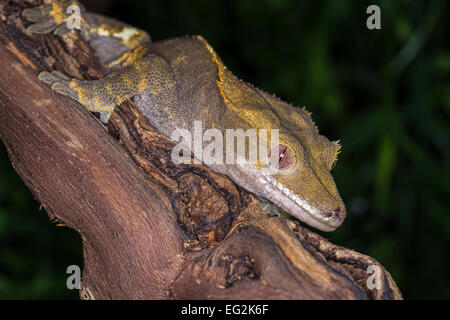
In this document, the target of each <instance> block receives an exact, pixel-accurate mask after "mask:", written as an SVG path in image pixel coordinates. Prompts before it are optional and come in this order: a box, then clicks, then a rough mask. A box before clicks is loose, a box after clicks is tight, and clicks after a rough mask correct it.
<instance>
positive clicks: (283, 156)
mask: <svg viewBox="0 0 450 320" xmlns="http://www.w3.org/2000/svg"><path fill="white" fill-rule="evenodd" d="M276 149H278V163H276V164H275V165H278V169H280V170H283V169H287V168H289V167H290V166H291V164H292V163H293V162H294V156H293V155H292V151H291V149H289V148H288V147H287V146H285V145H284V144H279V145H278V146H274V147H272V148H270V149H269V152H268V156H269V158H271V155H272V154H273V152H277V150H276Z"/></svg>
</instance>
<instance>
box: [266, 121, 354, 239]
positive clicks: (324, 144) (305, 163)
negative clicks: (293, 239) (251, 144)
mask: <svg viewBox="0 0 450 320" xmlns="http://www.w3.org/2000/svg"><path fill="white" fill-rule="evenodd" d="M308 131H309V132H308ZM308 131H305V130H297V131H296V132H295V133H291V132H289V131H287V130H281V131H280V137H279V141H280V143H279V145H278V146H275V148H274V146H272V147H269V155H270V156H272V155H273V152H276V159H277V161H275V165H277V167H276V170H275V171H272V172H271V173H270V170H268V171H266V172H269V174H265V173H263V172H262V173H261V176H260V181H261V182H262V184H263V185H264V191H263V193H264V194H263V196H264V197H266V198H268V199H269V200H271V201H272V202H274V203H275V204H277V205H278V206H279V207H281V208H283V209H284V210H286V211H287V212H288V213H289V214H291V215H292V216H294V217H296V218H298V219H299V220H301V221H303V222H305V223H307V224H309V225H311V226H313V227H315V228H317V229H320V230H323V231H333V230H335V229H336V228H337V227H339V226H340V225H341V224H342V222H343V220H344V218H345V216H346V209H345V205H344V203H343V201H342V199H341V197H340V195H339V193H338V191H337V188H336V184H335V182H334V180H333V177H332V175H331V172H330V171H331V169H332V168H333V167H334V165H335V164H336V161H337V154H338V153H339V149H340V146H339V144H338V142H331V141H329V140H328V139H327V138H325V137H324V136H321V135H319V134H318V132H316V131H315V130H308ZM271 166H273V161H272V162H271Z"/></svg>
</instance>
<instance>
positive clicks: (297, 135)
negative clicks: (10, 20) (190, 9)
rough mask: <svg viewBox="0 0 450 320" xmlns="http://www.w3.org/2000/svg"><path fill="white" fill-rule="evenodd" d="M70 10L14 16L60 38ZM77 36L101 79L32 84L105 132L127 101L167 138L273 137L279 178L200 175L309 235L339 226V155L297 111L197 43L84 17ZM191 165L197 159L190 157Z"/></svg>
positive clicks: (236, 172) (235, 170) (256, 172)
mask: <svg viewBox="0 0 450 320" xmlns="http://www.w3.org/2000/svg"><path fill="white" fill-rule="evenodd" d="M71 4H78V3H77V2H76V1H67V0H66V1H56V2H54V3H53V4H50V5H43V6H39V7H35V8H32V9H26V10H24V12H23V15H24V16H25V17H26V18H27V19H28V20H30V21H31V22H34V24H32V25H31V26H30V27H29V28H28V30H29V31H30V32H32V33H38V34H44V33H49V32H54V33H56V34H61V33H64V31H63V30H64V25H65V21H66V20H67V14H65V12H66V8H67V7H68V6H69V5H71ZM80 32H81V34H82V35H83V37H84V38H85V39H86V40H87V41H89V42H90V44H91V45H92V47H93V48H94V49H95V50H96V52H97V54H98V56H99V58H100V61H101V62H102V63H103V64H104V66H105V68H106V69H107V70H108V71H110V72H111V73H109V74H108V75H107V76H106V77H105V78H103V79H99V80H94V81H79V80H75V79H70V78H68V77H66V76H65V75H63V74H61V73H59V72H53V73H49V72H42V73H41V74H40V75H39V78H40V79H41V80H42V81H44V82H46V83H48V84H50V85H51V88H52V89H53V90H54V91H56V92H58V93H61V94H64V95H68V96H70V97H71V98H73V99H75V100H76V101H78V102H80V103H81V104H82V105H84V106H85V107H86V108H87V110H89V111H93V112H100V118H101V120H102V121H103V122H105V123H106V122H107V121H108V119H109V117H110V115H111V114H112V112H113V111H114V108H115V107H116V106H117V105H119V104H120V103H121V102H122V101H123V100H125V99H126V98H133V99H134V102H135V104H136V105H137V107H138V108H139V109H140V111H141V112H142V113H143V114H144V115H145V116H146V117H147V118H148V120H149V121H150V122H151V123H152V124H153V125H154V126H155V127H156V128H157V129H158V130H159V131H161V132H162V133H163V134H165V135H166V136H168V137H171V135H172V133H173V131H174V130H175V129H179V128H185V129H189V130H192V128H193V124H194V121H202V126H203V129H204V130H206V129H208V128H216V129H219V130H222V131H224V130H226V129H239V128H240V129H243V130H244V131H245V130H247V129H249V128H254V129H278V130H279V138H280V140H279V141H280V149H279V150H278V151H274V152H279V154H278V156H279V162H280V165H281V164H283V165H286V168H285V169H286V170H285V171H280V172H276V173H273V172H272V174H267V172H268V171H270V168H268V167H267V165H264V164H261V162H259V161H256V162H253V163H247V164H246V165H239V164H226V165H218V164H211V165H209V166H210V167H211V168H212V169H213V170H215V171H217V172H221V173H224V174H227V175H228V176H229V177H230V178H231V179H233V181H235V182H236V183H237V184H238V185H240V186H242V187H243V188H245V189H247V190H248V191H250V192H253V193H255V194H256V195H258V196H260V197H262V198H265V199H268V200H270V201H271V202H273V203H275V204H276V205H278V206H279V207H281V208H283V209H284V210H285V211H287V212H288V213H289V214H291V215H292V216H294V217H296V218H298V219H300V220H301V221H303V222H305V223H307V224H309V225H311V226H313V227H316V228H318V229H320V230H323V231H332V230H334V229H336V228H337V227H338V226H339V225H341V223H342V222H343V220H344V218H345V215H346V210H345V206H344V204H343V202H342V200H341V198H340V196H339V193H338V191H337V188H336V185H335V183H334V180H333V178H332V175H331V173H330V170H331V169H332V167H333V166H334V164H335V162H336V160H337V154H338V153H339V149H340V146H339V144H338V143H337V142H330V141H329V140H328V139H327V138H325V137H324V136H321V135H320V134H319V131H318V129H317V127H316V126H315V124H314V122H313V121H312V118H311V116H310V114H309V113H308V112H307V111H306V110H305V109H304V108H303V109H299V108H295V107H293V106H291V105H289V104H287V103H285V102H283V101H281V100H280V99H278V98H276V97H274V96H272V95H269V94H267V93H265V92H264V91H262V90H260V89H257V88H255V87H253V86H252V85H250V84H248V83H245V82H243V81H241V80H239V79H238V78H236V77H235V76H234V75H233V74H232V73H231V72H230V71H229V70H228V69H227V68H226V67H225V66H224V65H223V64H222V62H221V60H220V58H219V57H218V56H217V54H216V53H215V51H214V50H213V49H212V48H211V46H210V45H209V44H208V43H207V42H206V41H205V40H204V39H203V38H202V37H200V36H196V37H185V38H176V39H171V40H166V41H161V42H153V43H151V42H150V37H149V36H148V35H147V34H146V33H145V32H144V31H142V30H138V29H135V28H133V27H131V26H127V25H125V24H123V23H121V22H118V21H116V20H113V19H109V18H105V17H102V16H99V15H95V14H92V13H88V12H85V11H84V10H83V11H82V24H81V30H80ZM246 148H247V149H248V145H246ZM267 148H268V149H270V148H271V145H270V144H269V143H268V145H267ZM246 151H247V150H246ZM194 155H195V156H196V157H197V158H198V156H199V154H196V153H195V150H194ZM268 169H269V170H268ZM265 207H267V206H266V205H265Z"/></svg>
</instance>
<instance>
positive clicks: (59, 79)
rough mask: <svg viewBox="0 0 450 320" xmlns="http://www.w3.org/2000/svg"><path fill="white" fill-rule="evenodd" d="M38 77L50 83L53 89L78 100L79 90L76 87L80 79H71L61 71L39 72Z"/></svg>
mask: <svg viewBox="0 0 450 320" xmlns="http://www.w3.org/2000/svg"><path fill="white" fill-rule="evenodd" d="M38 79H39V80H41V81H42V82H44V83H46V84H48V85H50V87H51V88H52V90H53V91H55V92H57V93H59V94H63V95H65V96H69V97H71V98H72V99H74V100H77V101H78V92H77V91H76V89H75V88H76V87H77V84H78V83H79V81H78V80H76V79H70V78H69V77H68V76H66V75H65V74H63V73H61V72H59V71H53V72H47V71H43V72H41V73H40V74H39V76H38Z"/></svg>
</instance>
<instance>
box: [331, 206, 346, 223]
mask: <svg viewBox="0 0 450 320" xmlns="http://www.w3.org/2000/svg"><path fill="white" fill-rule="evenodd" d="M333 214H334V215H335V216H336V218H337V219H338V220H339V221H343V220H344V218H345V209H344V210H343V209H341V208H340V207H337V208H336V209H334V212H333Z"/></svg>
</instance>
